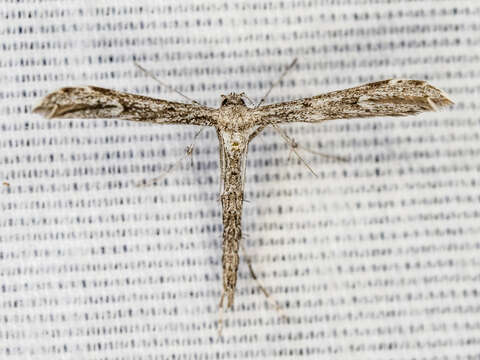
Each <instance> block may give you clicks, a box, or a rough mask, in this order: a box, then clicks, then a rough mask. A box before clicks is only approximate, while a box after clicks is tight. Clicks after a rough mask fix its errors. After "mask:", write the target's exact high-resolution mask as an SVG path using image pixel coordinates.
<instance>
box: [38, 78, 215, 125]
mask: <svg viewBox="0 0 480 360" xmlns="http://www.w3.org/2000/svg"><path fill="white" fill-rule="evenodd" d="M33 111H34V112H36V113H40V114H42V115H43V116H45V117H48V118H88V119H93V118H103V119H109V118H115V119H123V120H133V121H140V122H153V123H157V124H190V125H215V124H216V116H215V114H216V112H215V110H214V109H210V108H208V107H204V106H201V105H196V104H195V105H193V104H182V103H177V102H172V101H166V100H161V99H154V98H150V97H147V96H141V95H134V94H128V93H123V92H119V91H114V90H109V89H104V88H100V87H96V86H85V87H65V88H62V89H59V90H57V91H55V92H52V93H50V94H48V95H47V96H46V97H45V98H43V100H42V101H41V103H40V104H39V105H38V106H36V107H35V108H34V109H33Z"/></svg>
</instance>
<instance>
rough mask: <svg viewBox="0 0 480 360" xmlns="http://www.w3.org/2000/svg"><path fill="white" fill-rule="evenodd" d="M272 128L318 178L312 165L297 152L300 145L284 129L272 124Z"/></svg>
mask: <svg viewBox="0 0 480 360" xmlns="http://www.w3.org/2000/svg"><path fill="white" fill-rule="evenodd" d="M270 125H272V127H273V128H274V129H275V131H276V132H278V133H279V134H280V136H281V137H282V139H283V140H284V141H285V142H286V143H287V145H288V146H289V147H290V150H291V151H293V153H294V154H295V155H297V158H298V159H299V160H300V161H301V162H302V163H303V164H304V165H305V166H306V167H307V169H308V170H310V172H311V173H312V174H313V175H315V177H318V175H317V174H316V173H315V171H313V169H312V168H311V166H310V165H308V163H307V162H306V161H305V160H304V159H303V158H302V157H301V156H300V154H299V153H298V151H297V147H298V144H297V143H296V142H295V140H293V139H291V138H290V137H289V136H288V135H287V134H286V133H285V131H283V129H282V128H280V127H279V126H278V125H277V124H273V123H271V124H270Z"/></svg>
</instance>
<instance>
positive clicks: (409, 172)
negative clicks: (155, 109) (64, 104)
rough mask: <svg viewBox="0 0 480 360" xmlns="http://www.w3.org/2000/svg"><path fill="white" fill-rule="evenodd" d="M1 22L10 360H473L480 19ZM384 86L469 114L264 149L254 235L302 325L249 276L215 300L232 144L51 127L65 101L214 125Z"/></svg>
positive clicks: (316, 11) (149, 10)
mask: <svg viewBox="0 0 480 360" xmlns="http://www.w3.org/2000/svg"><path fill="white" fill-rule="evenodd" d="M179 3H180V2H177V1H161V2H157V1H135V2H131V1H115V2H113V1H110V2H107V1H95V2H94V1H33V0H32V1H18V2H17V1H0V5H1V7H0V8H1V10H0V46H1V50H0V51H1V56H0V84H1V85H2V86H1V88H0V127H1V135H0V148H1V156H0V180H1V181H2V182H7V183H8V184H9V186H8V185H7V184H3V185H2V188H1V193H0V206H1V212H2V215H1V218H0V231H1V232H0V358H1V359H233V358H236V359H256V358H283V359H298V358H311V359H342V360H343V359H412V360H413V359H477V358H480V335H479V334H480V301H479V300H480V289H479V288H480V286H479V280H480V264H479V263H480V260H479V259H480V257H479V255H480V242H479V231H480V223H479V217H480V209H479V199H480V192H479V184H480V176H479V171H480V161H479V154H480V146H479V129H480V127H479V125H480V121H479V119H480V118H479V115H478V111H477V109H478V107H479V106H480V103H479V96H478V94H479V92H480V70H479V69H480V67H479V65H480V48H479V45H480V31H479V26H478V19H479V18H480V6H479V3H478V2H477V1H473V0H472V1H403V0H399V1H380V0H378V1H373V0H371V1H366V0H365V1H353V0H352V1H340V0H339V1H334V0H332V1H320V0H318V1H306V0H305V1H300V0H297V1H294V0H292V1H290V0H285V1H263V0H262V1H229V2H222V1H209V2H207V1H201V2H200V1H199V2H194V1H182V2H181V5H180V4H179ZM295 57H297V58H298V64H297V65H296V66H295V68H294V69H293V70H292V71H291V72H290V73H289V74H288V76H287V77H286V78H285V80H284V81H283V82H282V84H281V85H280V86H279V87H277V88H276V89H274V91H273V92H272V94H271V96H270V98H269V99H268V101H267V102H278V101H284V100H287V99H295V98H301V97H308V96H313V95H317V94H319V93H322V92H327V91H332V90H337V89H341V88H347V87H351V86H356V85H360V84H362V83H365V82H370V81H377V80H382V79H386V78H394V77H400V78H412V79H420V80H427V81H429V82H430V83H431V84H433V85H435V86H437V87H439V88H441V89H443V90H444V91H446V92H447V93H448V94H449V95H450V97H451V98H452V99H453V100H454V101H455V103H456V104H455V105H454V106H452V107H450V108H448V109H445V110H442V111H441V112H437V113H426V114H421V115H419V116H416V117H405V118H373V119H362V120H358V119H355V120H336V121H332V122H328V123H323V124H314V125H311V124H310V125H302V124H296V125H291V126H288V127H285V130H286V131H288V133H289V134H290V135H291V136H293V137H294V138H295V139H296V141H297V142H298V143H299V144H301V145H303V146H305V147H309V148H311V149H314V150H317V151H318V150H321V151H324V152H326V153H330V154H336V155H341V156H347V157H349V158H350V162H348V163H338V162H337V163H335V162H332V161H325V160H322V158H319V157H315V156H313V155H311V154H309V153H304V157H305V159H307V160H308V162H309V164H310V165H311V166H312V168H314V169H315V171H316V172H317V174H318V175H319V176H318V178H316V177H314V176H313V175H312V174H311V173H310V172H309V171H308V170H307V169H306V168H305V167H304V166H302V165H301V164H299V163H297V161H292V160H290V162H288V161H287V160H288V157H289V150H288V148H287V146H286V145H285V143H283V142H282V139H281V138H280V137H279V136H278V135H277V134H276V133H274V132H273V131H272V130H271V129H267V130H266V131H265V133H264V134H262V135H260V136H259V137H258V138H257V139H255V140H254V142H253V143H252V145H251V146H250V153H249V158H248V169H247V185H246V198H247V200H248V201H249V202H247V203H246V204H245V208H244V217H243V229H244V231H245V239H244V240H245V241H244V243H245V245H246V248H247V252H248V254H249V255H250V256H251V257H252V260H253V265H254V267H255V269H256V272H257V274H258V276H259V278H260V279H261V281H262V282H263V283H264V284H265V286H266V287H267V288H268V289H269V290H270V291H271V293H272V294H273V296H274V297H275V299H277V301H278V302H279V303H280V304H281V305H282V306H283V307H284V308H285V312H286V313H287V314H288V316H289V317H290V321H289V323H285V322H284V321H282V320H281V318H280V317H279V315H278V313H277V312H276V311H275V310H274V309H272V307H271V306H270V305H268V303H267V301H266V299H265V297H264V296H263V294H262V293H260V292H259V291H258V288H257V287H256V284H255V283H254V281H253V280H252V279H251V278H250V276H249V273H248V269H247V266H246V265H245V262H242V263H241V265H240V269H239V281H238V284H237V293H236V298H235V308H234V311H233V312H231V311H229V312H227V313H226V314H225V320H226V324H225V328H224V334H223V337H219V336H218V334H217V319H218V309H217V305H218V301H219V297H220V293H221V241H222V240H221V236H222V227H221V209H220V203H219V202H218V191H219V169H218V143H217V139H216V134H215V132H214V130H213V129H209V130H207V131H204V132H203V133H202V135H201V136H200V137H199V139H198V140H197V142H196V146H195V153H194V159H193V164H194V168H191V167H190V162H189V161H185V162H184V163H182V166H181V168H180V169H178V170H176V171H174V172H171V173H169V174H168V176H167V177H166V178H165V179H164V180H162V182H161V183H160V184H159V185H157V186H153V187H147V188H138V187H135V186H134V184H135V183H136V182H138V181H140V180H142V179H149V178H152V177H155V176H158V175H160V174H161V173H162V172H163V171H165V170H166V169H168V168H169V166H170V165H171V164H173V163H175V162H176V161H177V160H178V159H179V158H181V157H182V156H183V154H184V151H185V148H186V146H188V145H189V144H190V143H191V141H192V137H193V135H194V133H195V131H196V130H197V129H196V128H195V127H186V126H155V125H150V124H138V123H129V122H124V121H115V120H108V121H107V120H101V119H100V120H57V119H56V120H45V119H43V118H40V117H39V116H37V115H32V114H31V109H32V106H33V105H34V104H36V103H38V101H39V100H40V99H41V97H42V96H43V95H45V94H46V93H48V92H49V91H53V90H55V89H57V88H60V87H63V86H75V85H96V86H102V87H107V88H112V89H116V90H121V91H128V92H133V93H139V94H143V95H148V96H153V97H160V98H164V99H168V100H174V101H183V100H182V98H180V97H179V96H178V95H176V94H175V93H172V92H169V91H168V90H166V89H163V88H161V87H159V86H158V85H157V84H156V83H155V82H154V81H153V80H151V79H149V78H146V77H145V75H144V74H142V73H140V72H139V71H138V70H137V69H136V68H135V66H134V65H133V61H134V60H136V61H138V62H139V63H141V64H142V65H143V66H145V67H146V68H148V69H151V70H152V71H154V72H155V74H156V75H157V76H158V77H159V78H160V79H162V80H163V81H165V82H167V83H169V84H171V85H172V86H174V87H176V88H177V89H179V90H181V91H183V92H184V93H185V94H186V95H188V96H189V97H191V98H194V99H196V100H198V101H200V102H202V103H203V104H205V105H208V106H212V107H217V106H218V105H219V102H220V94H222V93H229V92H231V91H235V92H241V91H245V92H246V93H247V94H248V95H249V96H250V97H251V98H252V99H253V100H254V101H258V100H259V99H260V98H261V97H262V95H263V94H264V93H265V92H266V90H267V88H268V86H269V84H270V83H271V82H272V81H275V79H276V78H277V77H278V76H279V74H280V73H281V72H282V70H283V69H284V68H285V66H287V65H288V64H289V63H290V62H291V61H292V60H293V58H295Z"/></svg>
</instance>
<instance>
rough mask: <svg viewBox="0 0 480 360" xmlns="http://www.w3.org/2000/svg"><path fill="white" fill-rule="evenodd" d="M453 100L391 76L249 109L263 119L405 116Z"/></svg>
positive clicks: (417, 82)
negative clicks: (386, 78)
mask: <svg viewBox="0 0 480 360" xmlns="http://www.w3.org/2000/svg"><path fill="white" fill-rule="evenodd" d="M450 104H453V102H452V101H451V100H450V99H449V98H448V97H447V95H446V94H445V93H444V92H443V91H442V90H440V89H437V88H436V87H433V86H432V85H430V84H428V83H427V82H425V81H420V80H401V79H391V80H383V81H378V82H374V83H369V84H365V85H361V86H357V87H354V88H350V89H345V90H339V91H333V92H330V93H326V94H322V95H318V96H314V97H311V98H305V99H300V100H294V101H289V102H283V103H277V104H273V105H266V106H262V107H259V108H257V109H253V110H252V115H254V116H257V117H259V118H261V119H262V122H267V123H271V124H272V123H273V124H275V123H276V124H279V123H287V122H312V123H314V122H321V121H325V120H333V119H348V118H361V117H373V116H406V115H413V114H417V113H420V112H424V111H434V110H437V108H440V107H442V106H447V105H450Z"/></svg>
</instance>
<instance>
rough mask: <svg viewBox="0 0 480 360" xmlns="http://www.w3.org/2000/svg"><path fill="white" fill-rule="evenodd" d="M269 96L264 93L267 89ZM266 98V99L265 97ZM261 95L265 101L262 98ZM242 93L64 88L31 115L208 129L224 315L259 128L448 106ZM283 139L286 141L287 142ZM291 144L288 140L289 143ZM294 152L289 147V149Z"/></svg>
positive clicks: (420, 93)
mask: <svg viewBox="0 0 480 360" xmlns="http://www.w3.org/2000/svg"><path fill="white" fill-rule="evenodd" d="M270 90H271V89H270ZM270 90H269V91H270ZM267 95H268V93H267ZM247 99H248V98H247V97H246V95H245V94H244V93H241V94H238V93H230V94H228V95H221V104H220V107H219V108H217V109H215V108H210V107H206V106H203V105H201V104H199V103H196V102H194V103H191V104H185V103H179V102H173V101H167V100H162V99H155V98H151V97H146V96H141V95H134V94H129V93H124V92H118V91H115V90H109V89H104V88H100V87H96V86H86V87H65V88H62V89H59V90H57V91H55V92H52V93H50V94H48V95H47V96H46V97H45V98H43V100H42V101H41V102H40V104H39V105H38V106H37V107H35V108H34V110H33V111H34V112H36V113H39V114H42V115H43V116H45V117H47V118H87V119H95V118H109V119H110V118H113V119H122V120H130V121H138V122H150V123H154V124H189V125H198V126H201V127H205V126H212V127H214V128H215V130H216V132H217V136H218V141H219V145H220V146H219V153H220V154H219V155H220V173H221V191H220V193H221V194H220V200H221V204H222V221H223V246H222V247H223V255H222V267H223V291H222V294H221V297H220V303H219V308H220V309H221V310H223V308H224V300H225V299H226V300H227V304H226V308H227V309H228V308H232V307H233V302H234V294H235V287H236V284H237V270H238V264H239V254H238V253H239V244H240V241H241V239H242V226H241V223H242V206H243V201H244V184H245V166H246V158H247V151H248V145H249V143H250V142H251V141H252V139H254V138H255V137H256V136H257V135H258V134H260V133H261V132H262V131H263V130H264V129H265V128H266V127H268V126H272V127H274V128H275V129H278V125H280V124H288V123H293V122H305V123H321V122H324V121H327V120H334V119H351V118H352V119H353V118H363V117H374V116H406V115H415V114H418V113H421V112H425V111H434V110H437V109H438V108H441V107H444V106H447V105H450V104H453V102H452V101H451V100H450V99H449V98H448V97H447V95H446V94H445V93H444V92H443V91H442V90H440V89H437V88H435V87H434V86H432V85H430V84H428V83H427V82H425V81H421V80H403V79H390V80H383V81H378V82H373V83H368V84H365V85H361V86H357V87H353V88H350V89H345V90H339V91H334V92H329V93H326V94H321V95H317V96H313V97H309V98H304V99H299V100H293V101H288V102H282V103H277V104H272V105H265V106H260V105H261V104H262V102H263V101H264V99H265V97H264V98H263V99H262V101H260V103H259V105H257V106H255V107H249V106H247V104H246V100H247ZM287 139H289V138H287ZM289 140H291V139H289ZM290 145H292V149H294V147H293V145H294V143H293V141H290Z"/></svg>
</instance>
